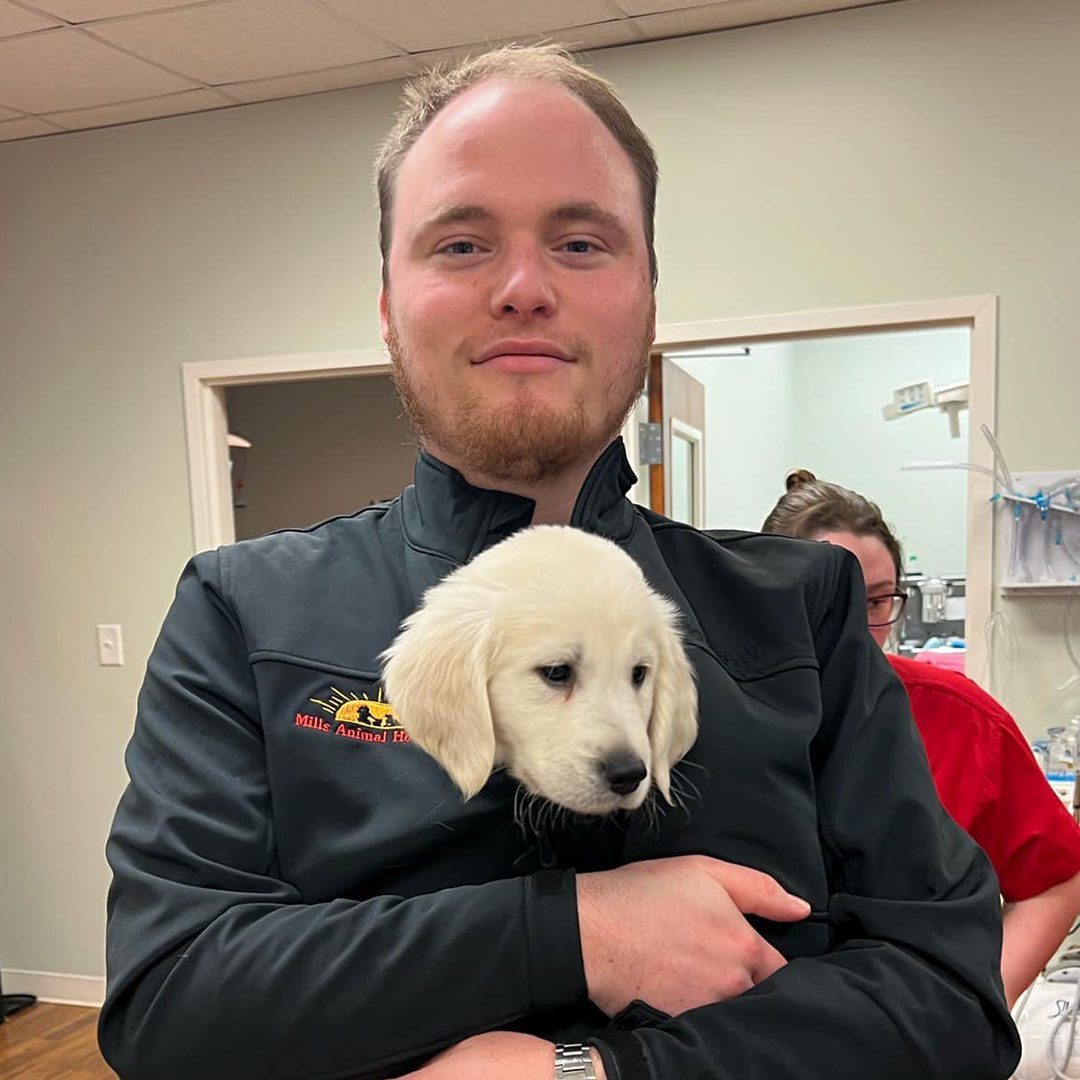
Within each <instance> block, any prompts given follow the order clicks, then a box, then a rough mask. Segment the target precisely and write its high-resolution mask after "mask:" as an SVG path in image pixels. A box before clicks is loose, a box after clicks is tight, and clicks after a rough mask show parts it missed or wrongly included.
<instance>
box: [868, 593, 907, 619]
mask: <svg viewBox="0 0 1080 1080" xmlns="http://www.w3.org/2000/svg"><path fill="white" fill-rule="evenodd" d="M906 603H907V593H904V592H900V591H899V590H897V591H896V592H888V593H881V594H880V595H878V596H868V597H867V598H866V620H867V622H868V623H869V624H870V625H871V626H892V624H893V623H894V622H896V620H897V619H899V618H900V616H901V615H903V614H904V605H905V604H906Z"/></svg>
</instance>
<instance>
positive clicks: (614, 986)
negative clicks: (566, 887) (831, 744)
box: [425, 855, 810, 1080]
mask: <svg viewBox="0 0 1080 1080" xmlns="http://www.w3.org/2000/svg"><path fill="white" fill-rule="evenodd" d="M577 899H578V920H579V923H580V926H581V952H582V957H583V959H584V962H585V981H586V983H587V984H588V988H589V997H590V998H591V999H592V1001H593V1002H594V1004H595V1005H596V1006H597V1007H598V1008H600V1009H601V1010H602V1011H603V1012H605V1013H606V1014H607V1015H608V1016H614V1015H616V1014H617V1013H618V1012H620V1011H621V1010H622V1009H624V1008H625V1007H626V1006H627V1005H628V1004H629V1003H630V1002H631V1001H633V1000H634V999H636V998H639V999H641V1000H642V1001H645V1002H648V1004H650V1005H652V1006H653V1007H654V1008H657V1009H661V1010H663V1011H664V1012H666V1013H670V1014H671V1015H673V1016H674V1015H677V1014H678V1013H682V1012H686V1011H687V1010H688V1009H695V1008H698V1007H699V1006H701V1005H708V1004H711V1003H713V1002H716V1001H724V1000H726V999H727V998H731V997H735V996H736V995H737V994H741V993H743V991H745V990H749V989H750V987H752V986H755V985H756V984H757V983H759V982H762V981H763V980H764V979H767V978H768V977H769V976H770V975H772V974H773V972H775V971H777V970H779V969H780V968H782V967H783V966H784V965H785V964H786V963H787V961H786V960H785V959H784V957H783V956H781V955H780V953H778V952H777V951H776V950H775V949H774V948H773V947H772V946H771V945H770V944H769V943H768V942H767V941H765V939H764V938H762V937H761V936H760V935H759V934H758V933H757V932H756V931H755V930H754V929H753V927H751V926H750V924H749V923H748V922H747V921H746V919H745V918H743V915H744V913H745V914H753V915H760V916H762V917H763V918H766V919H772V920H775V921H777V922H796V921H798V920H799V919H804V918H805V917H806V916H807V915H808V914H809V913H810V905H809V904H808V903H807V902H806V901H805V900H800V899H799V898H798V897H795V896H792V895H791V894H790V893H788V892H785V891H784V890H783V889H782V888H781V886H780V885H779V884H778V883H777V882H776V881H775V880H774V879H773V878H771V877H769V875H768V874H764V873H762V872H761V871H758V870H751V869H750V868H749V867H746V866H737V865H735V864H734V863H726V862H721V861H720V860H719V859H712V858H709V857H708V856H705V855H680V856H676V857H674V858H668V859H653V860H651V861H648V862H639V863H630V864H628V865H627V866H620V867H618V868H617V869H615V870H606V871H602V872H600V873H593V874H579V875H578V877H577ZM425 1080H426V1078H425Z"/></svg>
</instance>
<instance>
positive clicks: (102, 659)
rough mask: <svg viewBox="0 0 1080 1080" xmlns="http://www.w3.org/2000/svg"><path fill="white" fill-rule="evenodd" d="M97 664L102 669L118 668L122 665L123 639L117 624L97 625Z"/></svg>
mask: <svg viewBox="0 0 1080 1080" xmlns="http://www.w3.org/2000/svg"><path fill="white" fill-rule="evenodd" d="M97 644H98V663H99V664H101V665H103V666H104V667H120V666H122V665H123V663H124V639H123V638H122V637H121V636H120V626H119V624H118V623H98V627H97Z"/></svg>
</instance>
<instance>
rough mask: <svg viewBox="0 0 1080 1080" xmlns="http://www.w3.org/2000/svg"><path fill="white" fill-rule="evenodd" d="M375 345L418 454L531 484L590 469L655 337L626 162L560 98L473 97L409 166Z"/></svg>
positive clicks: (636, 198)
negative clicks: (390, 367) (379, 342)
mask: <svg viewBox="0 0 1080 1080" xmlns="http://www.w3.org/2000/svg"><path fill="white" fill-rule="evenodd" d="M392 225H393V229H392V234H391V247H390V254H389V258H388V265H387V271H388V273H387V282H388V284H387V286H386V287H385V288H384V290H383V293H382V295H381V296H380V312H381V316H382V328H383V338H384V340H385V341H386V343H387V345H388V347H389V349H390V352H391V355H392V357H393V360H394V367H395V376H396V379H397V383H398V386H399V389H400V391H401V394H402V399H403V401H404V403H405V407H406V411H407V412H408V414H409V419H410V421H411V422H412V423H413V426H414V427H415V428H416V429H417V431H418V433H419V435H420V437H421V440H422V441H423V443H424V445H425V446H426V447H427V448H428V449H429V450H431V451H432V452H433V453H435V454H436V455H438V456H439V457H442V458H444V459H445V460H447V461H448V462H449V463H450V464H452V465H454V466H456V467H457V468H459V469H461V470H462V471H463V472H464V473H465V474H466V475H467V476H470V477H475V478H478V479H480V480H481V481H483V480H492V481H503V482H515V483H517V484H535V483H537V482H539V481H543V480H545V479H549V478H552V477H555V476H557V475H559V474H560V473H562V472H563V471H564V470H566V469H567V468H568V467H572V466H574V465H582V464H587V463H589V462H591V460H592V459H593V458H594V457H595V456H596V455H597V454H598V453H599V451H600V450H602V449H603V447H604V446H605V445H606V444H607V443H608V442H609V441H610V440H611V439H612V438H614V436H615V435H616V434H617V433H618V430H619V427H620V425H621V423H622V421H623V419H624V417H625V415H626V413H627V411H628V409H629V408H630V406H631V404H632V403H633V401H634V400H635V398H636V396H637V394H638V392H639V391H640V387H641V385H642V382H643V380H644V375H645V366H646V363H647V353H648V346H649V345H650V344H651V342H652V340H653V336H654V331H655V303H654V297H653V290H652V284H651V281H650V272H649V258H648V251H647V248H646V242H645V227H644V221H643V217H642V207H641V196H640V191H639V185H638V180H637V175H636V173H635V172H634V169H633V166H632V164H631V162H630V159H629V157H628V156H627V154H626V152H625V151H624V150H623V149H622V147H620V146H619V144H618V143H617V142H616V141H615V139H614V138H613V137H612V135H611V134H610V133H609V132H608V131H607V129H606V128H605V127H604V126H603V124H602V123H601V122H600V121H599V120H598V119H597V118H596V116H595V115H594V114H593V113H592V112H591V111H590V110H589V109H588V107H587V106H586V105H584V104H583V103H582V102H580V101H579V100H578V99H577V98H575V97H573V96H572V95H571V94H569V93H568V92H567V91H565V90H562V89H561V88H559V87H555V86H550V85H546V84H542V83H534V82H522V81H517V82H514V81H501V80H500V81H491V82H486V83H481V84H480V85H478V86H475V87H472V88H471V89H470V90H468V91H466V92H465V93H463V94H462V95H461V96H460V97H458V98H456V99H455V100H454V101H453V102H451V104H450V105H448V106H447V107H446V108H445V109H444V110H443V111H442V112H441V113H440V114H439V115H438V116H437V117H436V118H435V120H434V121H433V122H432V123H431V125H430V126H429V127H428V128H427V130H426V131H425V132H424V133H423V134H422V135H421V136H420V138H419V139H418V140H417V141H416V143H415V144H414V145H413V147H412V149H411V150H410V151H409V153H408V154H407V155H406V157H405V159H404V161H403V162H402V164H401V168H400V171H399V173H398V177H397V188H396V193H395V199H394V208H393V221H392Z"/></svg>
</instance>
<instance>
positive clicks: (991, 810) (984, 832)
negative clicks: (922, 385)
mask: <svg viewBox="0 0 1080 1080" xmlns="http://www.w3.org/2000/svg"><path fill="white" fill-rule="evenodd" d="M762 531H763V532H767V533H780V534H783V535H786V536H796V537H801V538H803V539H806V540H827V541H828V542H829V543H832V544H837V545H839V546H840V547H843V548H847V549H848V551H850V552H852V554H854V555H855V557H856V558H857V559H858V560H859V565H860V566H861V567H862V572H863V577H864V579H865V582H866V597H867V599H866V610H867V621H868V623H869V627H870V633H871V634H872V635H873V637H874V640H875V641H876V642H877V643H878V644H879V645H880V646H881V647H882V648H884V647H885V645H886V642H887V640H888V637H889V634H890V632H891V630H892V627H893V625H894V624H895V623H896V621H897V620H898V619H899V618H900V616H901V614H902V613H903V610H904V602H905V600H906V598H907V597H906V594H905V593H904V592H903V591H902V590H901V589H900V581H901V577H902V574H901V567H902V566H903V559H902V554H901V550H900V543H899V541H898V540H897V539H896V536H895V535H894V533H893V531H892V529H891V528H890V527H889V526H888V524H886V522H885V520H884V518H883V517H882V514H881V511H880V510H879V509H878V507H877V506H876V505H875V504H874V503H872V502H870V500H869V499H866V498H864V497H863V496H862V495H859V494H857V493H856V492H854V491H849V490H848V489H847V488H843V487H840V486H839V485H837V484H829V483H825V482H824V481H821V480H818V479H817V478H816V477H815V476H814V474H813V473H811V472H808V471H807V470H804V469H800V470H797V471H796V472H794V473H792V474H791V475H789V477H788V479H787V493H786V494H785V495H783V496H782V497H781V498H780V500H779V502H777V504H776V506H775V507H774V508H773V510H772V513H770V514H769V516H768V517H767V518H766V519H765V523H764V525H763V526H762ZM887 656H888V660H889V663H890V664H891V665H892V667H893V670H894V671H895V672H896V674H897V675H898V676H899V677H900V681H901V682H902V683H903V684H904V688H905V689H906V690H907V693H908V697H909V699H910V701H911V712H912V715H913V716H914V718H915V724H916V726H917V727H918V729H919V734H920V735H921V736H922V740H923V743H924V744H925V746H926V755H927V758H928V759H929V762H930V769H931V772H932V773H933V776H934V783H935V785H936V787H937V791H938V797H939V798H940V799H941V802H942V805H943V806H944V807H945V809H946V810H947V811H948V812H949V814H950V815H951V816H952V817H953V818H954V820H956V821H957V822H958V823H959V824H960V825H961V827H963V828H964V829H965V830H966V831H967V832H968V833H969V834H970V835H971V836H972V838H973V839H974V840H975V841H976V842H977V843H978V844H979V846H980V847H982V849H983V850H984V851H985V852H986V854H987V855H988V856H989V857H990V861H991V862H992V863H993V865H994V869H995V870H996V871H997V875H998V879H999V881H1000V885H1001V894H1002V897H1003V899H1004V900H1005V912H1004V937H1003V941H1002V951H1001V975H1002V980H1003V981H1004V984H1005V996H1006V998H1007V999H1008V1002H1009V1007H1010V1008H1012V1006H1013V1004H1014V1003H1015V1001H1016V999H1017V998H1018V997H1019V996H1020V995H1021V994H1022V993H1023V991H1024V990H1025V989H1026V987H1027V986H1028V985H1029V984H1030V983H1031V982H1032V980H1034V978H1035V977H1036V976H1037V975H1038V974H1039V972H1040V971H1042V969H1043V967H1044V966H1045V965H1046V962H1047V961H1048V960H1049V959H1050V958H1051V957H1052V956H1053V954H1054V952H1055V951H1056V950H1057V948H1058V946H1059V945H1060V944H1061V942H1062V940H1063V939H1064V937H1065V935H1066V934H1067V933H1068V932H1069V929H1070V927H1071V926H1072V922H1073V920H1074V919H1075V918H1076V916H1077V914H1078V913H1080V826H1078V825H1077V824H1076V822H1075V821H1073V819H1072V817H1071V815H1070V814H1069V812H1068V810H1066V809H1065V807H1064V805H1062V803H1061V800H1060V799H1059V798H1058V796H1057V795H1056V794H1055V793H1054V791H1053V789H1052V788H1051V787H1050V785H1049V783H1047V780H1046V777H1045V776H1044V775H1043V773H1042V771H1041V769H1040V768H1039V766H1038V764H1037V763H1036V761H1035V757H1034V755H1033V754H1032V752H1031V749H1030V747H1029V746H1028V743H1027V740H1026V739H1025V738H1024V736H1023V734H1022V733H1021V731H1020V729H1019V728H1018V727H1017V725H1016V722H1015V721H1014V720H1013V718H1012V717H1011V716H1010V715H1009V714H1008V713H1007V712H1006V711H1005V709H1004V708H1002V706H1001V705H1000V704H999V703H998V702H997V701H995V700H994V698H992V697H991V696H990V695H989V694H987V693H986V692H985V691H984V690H982V689H980V687H979V686H978V685H976V684H975V683H974V682H972V681H971V680H970V679H968V678H967V677H966V676H964V675H961V674H959V673H958V672H955V671H949V670H945V669H943V668H939V667H936V666H934V665H932V664H926V663H920V662H918V661H915V660H910V659H907V658H905V657H901V656H896V655H894V654H891V653H889V654H887Z"/></svg>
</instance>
